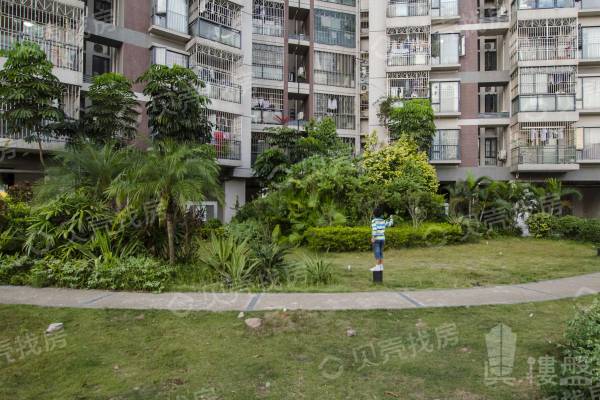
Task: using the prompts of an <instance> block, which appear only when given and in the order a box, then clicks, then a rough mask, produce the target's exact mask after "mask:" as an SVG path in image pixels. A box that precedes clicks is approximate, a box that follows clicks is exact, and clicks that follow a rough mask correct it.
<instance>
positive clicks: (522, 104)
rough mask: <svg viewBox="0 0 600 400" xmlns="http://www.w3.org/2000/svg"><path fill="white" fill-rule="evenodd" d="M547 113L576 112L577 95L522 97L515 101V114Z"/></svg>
mask: <svg viewBox="0 0 600 400" xmlns="http://www.w3.org/2000/svg"><path fill="white" fill-rule="evenodd" d="M545 111H550V112H551V111H575V95H574V94H538V95H520V96H519V97H517V98H516V99H515V100H513V113H518V112H545Z"/></svg>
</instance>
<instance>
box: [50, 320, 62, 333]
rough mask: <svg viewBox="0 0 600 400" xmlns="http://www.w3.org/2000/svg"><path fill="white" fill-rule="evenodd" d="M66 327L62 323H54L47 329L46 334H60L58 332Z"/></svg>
mask: <svg viewBox="0 0 600 400" xmlns="http://www.w3.org/2000/svg"><path fill="white" fill-rule="evenodd" d="M64 327H65V326H64V324H63V323H62V322H54V323H51V324H50V325H48V328H46V333H54V332H58V331H61V330H63V328H64Z"/></svg>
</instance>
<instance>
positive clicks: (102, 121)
mask: <svg viewBox="0 0 600 400" xmlns="http://www.w3.org/2000/svg"><path fill="white" fill-rule="evenodd" d="M131 87H132V86H131V81H129V79H127V78H125V76H123V75H121V74H118V73H113V72H109V73H106V74H102V75H98V76H95V77H94V80H93V82H92V84H91V86H90V89H89V90H88V92H87V95H86V98H87V99H88V100H90V101H91V103H90V105H89V106H88V107H87V108H86V109H85V113H84V114H83V118H82V120H81V121H82V124H83V126H82V131H83V133H84V135H85V136H86V138H89V139H91V140H93V141H94V142H96V143H112V142H113V141H119V142H127V141H129V140H131V139H133V138H134V137H135V135H136V132H137V120H138V116H139V112H138V110H137V108H138V102H137V99H136V97H135V94H134V93H133V90H132V89H131Z"/></svg>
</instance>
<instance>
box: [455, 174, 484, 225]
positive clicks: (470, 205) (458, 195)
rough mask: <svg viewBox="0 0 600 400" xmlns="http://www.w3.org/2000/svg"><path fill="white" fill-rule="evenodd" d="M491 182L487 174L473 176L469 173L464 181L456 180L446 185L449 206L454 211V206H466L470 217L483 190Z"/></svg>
mask: <svg viewBox="0 0 600 400" xmlns="http://www.w3.org/2000/svg"><path fill="white" fill-rule="evenodd" d="M491 184H492V180H491V179H490V178H488V177H487V176H481V177H479V178H475V176H474V175H473V174H471V173H469V174H468V175H467V177H466V179H465V180H464V181H463V180H458V181H456V182H455V183H454V184H453V185H450V186H448V187H447V190H448V193H449V195H450V204H451V208H452V209H453V210H454V211H456V208H458V207H460V206H466V208H467V214H468V216H469V218H472V217H473V215H474V212H475V210H476V209H477V207H478V206H479V201H480V200H481V198H482V195H483V191H484V190H485V189H486V188H487V187H489V186H490V185H491Z"/></svg>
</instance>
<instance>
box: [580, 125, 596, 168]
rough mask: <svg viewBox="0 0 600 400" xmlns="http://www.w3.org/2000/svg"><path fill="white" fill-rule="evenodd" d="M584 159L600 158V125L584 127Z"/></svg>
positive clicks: (582, 155) (582, 153)
mask: <svg viewBox="0 0 600 400" xmlns="http://www.w3.org/2000/svg"><path fill="white" fill-rule="evenodd" d="M581 158H582V159H583V160H600V127H590V128H584V129H583V150H582V152H581Z"/></svg>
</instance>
